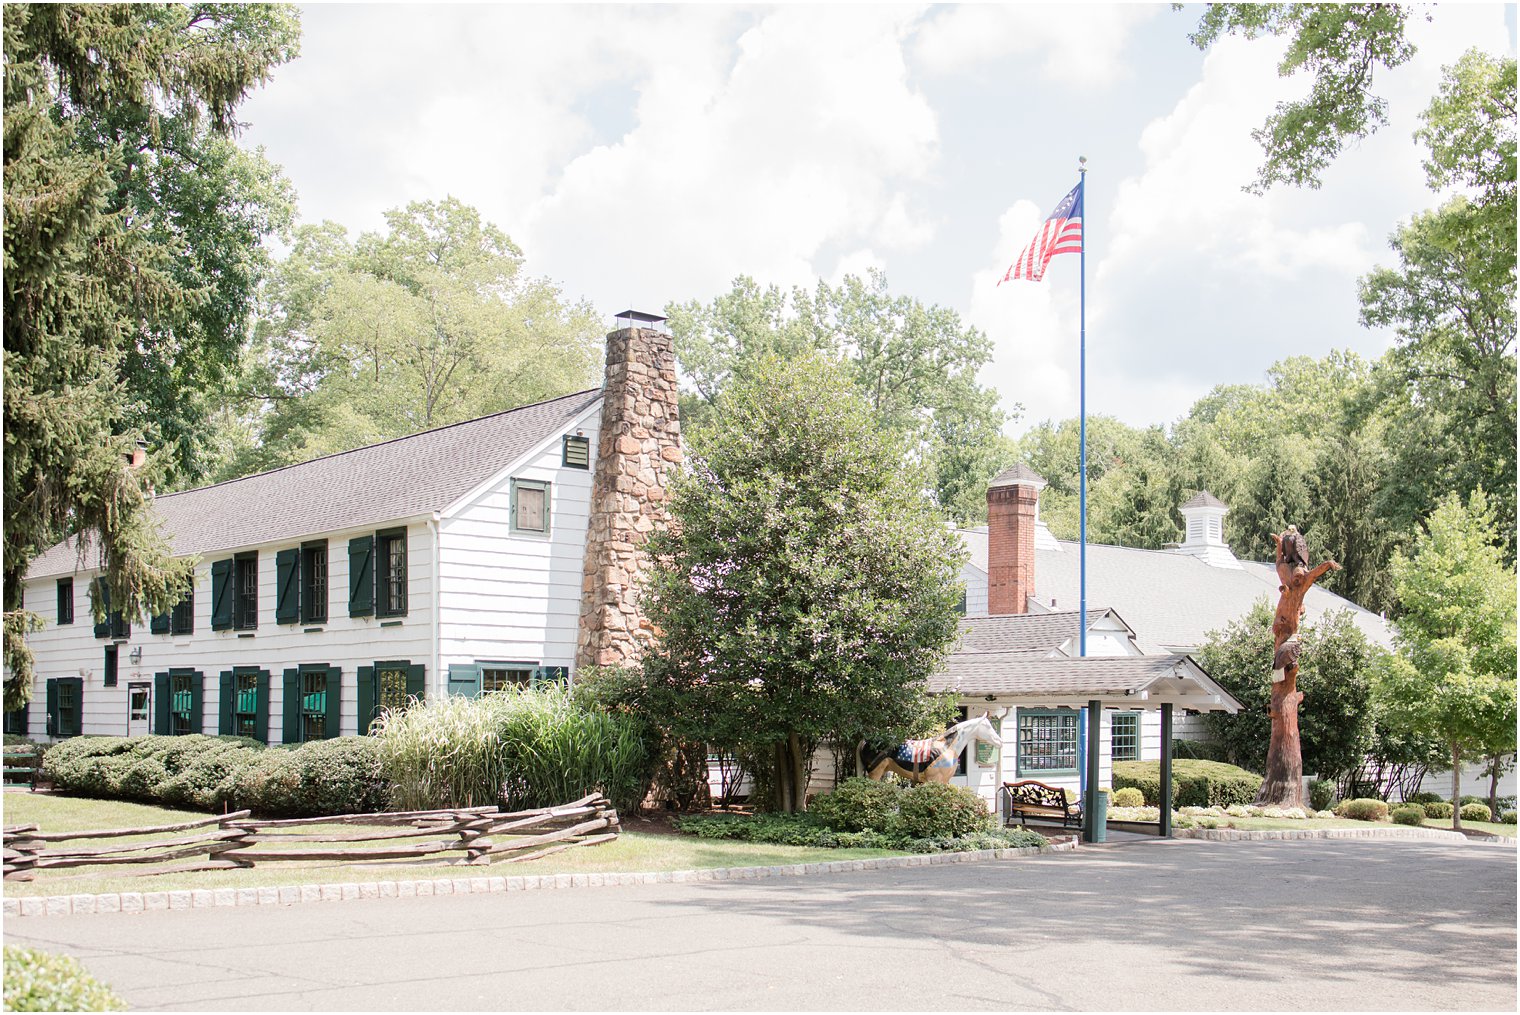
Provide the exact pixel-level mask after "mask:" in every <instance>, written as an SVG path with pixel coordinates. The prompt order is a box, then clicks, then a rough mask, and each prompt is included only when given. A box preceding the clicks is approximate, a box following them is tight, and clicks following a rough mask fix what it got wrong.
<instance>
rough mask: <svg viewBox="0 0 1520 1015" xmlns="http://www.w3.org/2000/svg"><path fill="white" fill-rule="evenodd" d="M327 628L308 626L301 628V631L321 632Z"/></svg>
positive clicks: (306, 632) (307, 632) (303, 632)
mask: <svg viewBox="0 0 1520 1015" xmlns="http://www.w3.org/2000/svg"><path fill="white" fill-rule="evenodd" d="M311 623H325V621H320V622H319V621H311ZM325 630H326V628H323V627H307V628H302V629H301V633H302V634H321V633H322V632H323V631H325Z"/></svg>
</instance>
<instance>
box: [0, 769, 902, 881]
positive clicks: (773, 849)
mask: <svg viewBox="0 0 1520 1015" xmlns="http://www.w3.org/2000/svg"><path fill="white" fill-rule="evenodd" d="M4 804H5V807H4V823H5V824H7V825H19V824H36V825H38V826H39V827H40V828H41V829H42V830H43V831H47V832H66V831H76V830H92V831H93V830H96V829H105V828H113V827H115V828H120V827H131V826H147V825H168V824H174V823H176V822H183V821H193V820H195V819H197V818H203V817H205V816H206V815H205V814H203V813H200V812H198V811H180V810H170V809H167V808H163V807H152V806H148V805H145V804H133V803H123V802H121V801H116V800H89V799H85V798H82V797H65V796H53V795H51V794H29V793H14V792H13V793H6V794H5V795H4ZM317 827H321V826H317ZM329 827H333V828H338V827H340V826H329ZM341 827H342V828H343V829H344V830H346V831H349V832H353V831H354V830H355V826H353V825H346V826H341ZM309 830H310V829H303V831H309ZM170 834H176V835H186V834H190V833H183V832H182V833H170ZM107 841H108V840H99V841H86V842H83V843H82V844H83V845H87V846H88V845H100V844H104V843H105V842H107ZM109 841H110V842H111V843H112V844H117V843H123V844H124V843H127V842H131V841H133V840H132V839H130V838H119V839H113V840H109ZM75 844H76V843H70V844H69V845H75ZM895 855H898V854H895V853H893V852H891V851H889V850H881V849H813V848H810V847H805V846H768V845H759V844H755V843H748V842H732V841H727V840H720V839H698V838H696V837H695V836H677V835H657V834H648V833H639V832H624V833H623V834H622V835H620V836H619V837H618V838H617V839H616V840H614V841H612V842H608V843H603V844H600V845H595V846H587V847H584V848H578V849H569V850H565V851H564V852H563V853H557V854H555V855H553V856H548V857H544V858H543V859H541V860H530V861H527V862H525V863H496V864H492V865H491V866H489V867H469V866H463V865H460V866H453V865H447V864H440V863H431V864H427V863H401V862H397V861H388V860H372V861H368V862H362V863H349V864H338V863H326V862H321V861H291V862H289V863H280V864H266V865H263V866H259V867H255V868H252V869H242V870H215V871H195V872H189V873H177V874H164V875H153V876H146V877H144V876H134V875H132V874H131V873H126V872H125V871H129V870H130V867H129V866H127V865H124V866H123V867H119V868H115V869H111V868H96V869H95V870H94V871H92V872H91V873H90V874H88V875H81V874H80V873H79V869H78V868H67V869H64V870H52V871H42V872H39V873H38V875H37V878H36V880H34V881H7V882H5V894H6V895H8V896H21V895H63V894H68V895H74V894H96V893H100V892H151V891H165V890H169V889H190V888H257V887H262V886H270V885H300V884H332V883H337V882H359V881H404V880H411V879H419V878H434V877H437V878H442V877H481V876H483V875H503V876H513V875H519V874H594V873H608V872H615V873H624V872H637V871H667V870H696V869H700V868H704V867H769V866H774V865H779V864H797V863H822V862H827V861H831V860H861V859H866V858H870V857H880V856H895Z"/></svg>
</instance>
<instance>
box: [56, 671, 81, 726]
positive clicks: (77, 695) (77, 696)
mask: <svg viewBox="0 0 1520 1015" xmlns="http://www.w3.org/2000/svg"><path fill="white" fill-rule="evenodd" d="M67 684H72V685H73V687H74V718H73V720H72V721H71V722H69V723H67V724H66V726H67V728H66V729H64V730H63V732H62V734H61V735H62V736H66V737H77V736H79V734H80V733H81V732H82V731H83V729H84V678H83V677H60V678H59V680H58V686H60V687H63V686H64V685H67Z"/></svg>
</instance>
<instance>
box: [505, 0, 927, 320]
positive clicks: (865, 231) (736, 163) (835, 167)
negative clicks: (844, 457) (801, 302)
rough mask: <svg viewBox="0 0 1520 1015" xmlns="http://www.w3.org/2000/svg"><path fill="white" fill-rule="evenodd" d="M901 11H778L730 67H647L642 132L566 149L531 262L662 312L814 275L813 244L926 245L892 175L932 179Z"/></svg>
mask: <svg viewBox="0 0 1520 1015" xmlns="http://www.w3.org/2000/svg"><path fill="white" fill-rule="evenodd" d="M909 17H910V15H909V14H907V13H904V12H902V11H896V10H883V9H878V8H807V7H787V8H782V9H779V10H775V11H773V12H770V13H767V14H766V15H765V16H764V17H763V18H762V19H761V20H759V21H758V22H757V23H756V24H754V25H753V26H752V27H751V28H749V30H747V31H746V32H744V34H743V35H742V36H741V37H740V38H739V41H738V58H737V60H735V61H734V62H733V63H732V65H731V67H730V66H728V65H727V64H724V63H716V64H715V63H713V62H710V61H709V62H706V63H704V62H702V61H700V60H699V61H697V62H696V64H695V65H693V62H692V61H691V60H688V59H682V60H675V61H669V62H657V63H655V64H653V65H652V66H651V67H650V68H649V72H648V77H647V78H646V79H644V80H642V81H641V82H639V84H638V88H639V90H640V99H639V103H638V123H637V126H636V127H635V128H634V129H633V130H631V131H630V132H629V133H628V134H627V135H625V136H624V137H623V138H622V139H621V140H620V141H618V142H617V143H616V144H612V145H606V146H602V147H598V148H595V149H593V150H592V151H589V152H586V153H584V154H582V155H581V156H579V157H578V158H576V159H574V160H573V161H571V162H570V163H569V164H568V165H567V166H566V167H565V169H564V173H563V176H562V178H561V179H560V180H559V181H558V183H557V184H556V185H554V186H553V188H552V190H551V191H550V192H549V193H548V194H547V195H546V196H545V197H543V198H542V199H541V200H540V201H539V202H538V203H537V204H536V205H535V206H534V207H533V208H532V209H531V213H530V214H531V218H530V222H529V228H528V230H527V240H528V245H529V247H530V249H531V251H533V253H534V255H535V259H536V260H537V263H538V265H539V266H540V268H541V269H542V270H545V271H547V273H548V274H550V275H555V276H562V275H563V274H564V272H565V270H566V267H567V266H569V265H572V264H574V265H576V266H577V270H576V273H577V274H578V275H580V276H581V277H587V278H593V279H601V280H603V285H604V288H608V289H611V290H616V291H618V292H621V293H624V294H626V298H630V299H633V300H634V301H635V302H637V303H638V304H639V305H642V306H660V305H663V303H664V302H665V300H667V299H670V298H675V297H690V296H692V295H702V294H710V293H716V292H718V291H721V290H723V289H726V288H727V285H728V282H729V281H730V280H731V279H732V278H733V277H734V276H735V275H738V274H740V273H747V274H751V275H754V276H755V277H757V278H759V279H762V280H764V281H766V282H777V283H781V284H797V283H806V282H809V281H811V280H812V279H815V278H817V277H818V276H819V275H822V274H824V273H825V269H826V268H827V267H828V266H827V265H820V264H817V263H816V260H817V258H818V256H819V255H820V253H821V251H823V250H824V249H825V248H826V247H831V248H833V249H838V248H840V247H844V248H845V249H851V248H852V247H855V246H857V245H860V244H862V243H863V242H865V243H870V244H871V245H872V246H873V247H876V248H879V252H880V253H888V252H890V251H891V250H892V249H898V248H903V247H907V246H911V245H917V244H922V243H924V242H925V241H926V240H927V239H928V238H929V235H930V228H929V226H928V225H926V224H925V222H924V220H923V219H922V218H921V217H920V216H917V215H916V214H914V213H913V212H912V211H911V207H912V206H911V202H909V201H908V200H907V199H906V197H905V196H904V194H903V187H904V186H906V185H907V184H909V183H911V182H913V181H916V180H920V179H922V178H923V177H924V176H925V175H926V174H927V173H928V171H929V170H930V168H931V167H932V165H933V163H934V161H935V159H936V157H937V155H938V137H937V130H936V123H935V117H934V113H933V111H932V110H931V109H930V108H929V105H928V103H927V102H926V101H925V100H924V98H923V97H922V96H921V95H920V94H918V93H917V92H916V91H915V90H914V89H913V88H912V87H911V86H910V84H909V82H908V78H907V71H906V68H905V66H904V63H903V57H902V42H901V40H902V37H903V34H904V32H905V30H906V27H907V24H908V20H909ZM673 284H678V285H679V286H680V289H679V291H672V288H671V287H672V285H673ZM609 298H611V297H609Z"/></svg>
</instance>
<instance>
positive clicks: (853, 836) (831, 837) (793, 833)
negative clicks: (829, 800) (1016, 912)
mask: <svg viewBox="0 0 1520 1015" xmlns="http://www.w3.org/2000/svg"><path fill="white" fill-rule="evenodd" d="M820 799H821V798H820ZM983 809H984V810H985V806H984V807H983ZM675 826H676V828H678V829H679V830H681V831H682V832H686V833H688V834H690V835H696V836H699V837H700V838H704V839H737V840H741V841H745V842H758V843H766V844H772V845H781V846H812V847H815V848H821V849H891V850H897V851H899V852H904V853H941V852H950V851H959V850H971V849H1018V848H1023V847H1027V846H1043V845H1045V837H1044V836H1042V835H1040V834H1039V833H1037V832H1031V831H1028V830H1026V829H1012V828H998V829H989V830H986V831H979V832H972V833H970V834H967V835H962V836H925V837H914V836H909V835H905V834H897V835H887V834H884V833H882V832H876V831H866V832H836V831H835V830H834V829H832V828H829V827H827V826H825V825H824V824H823V823H822V822H820V821H818V820H817V818H816V817H815V816H814V815H813V814H812V813H811V812H810V813H807V814H756V815H753V816H751V815H743V814H699V815H691V816H688V817H683V818H677V819H676V822H675Z"/></svg>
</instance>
